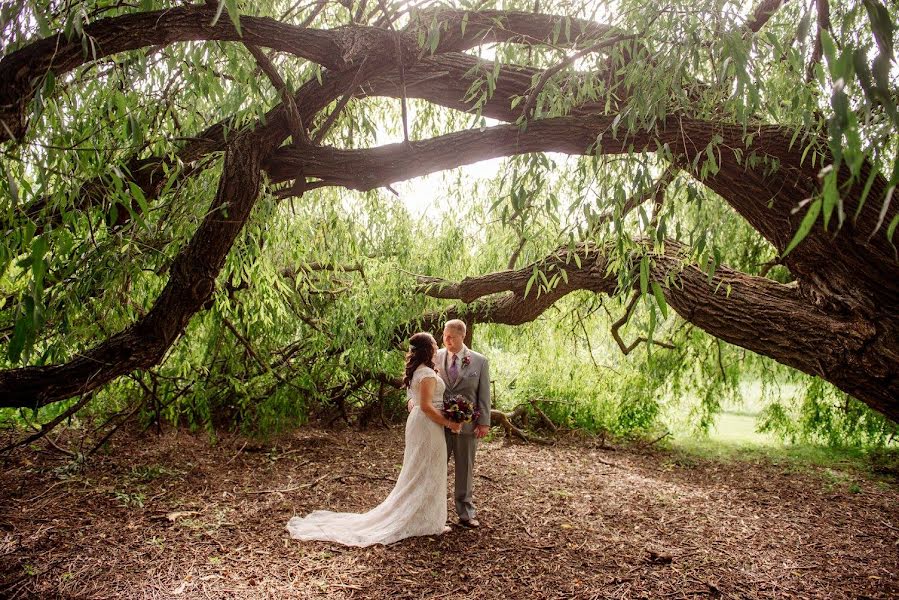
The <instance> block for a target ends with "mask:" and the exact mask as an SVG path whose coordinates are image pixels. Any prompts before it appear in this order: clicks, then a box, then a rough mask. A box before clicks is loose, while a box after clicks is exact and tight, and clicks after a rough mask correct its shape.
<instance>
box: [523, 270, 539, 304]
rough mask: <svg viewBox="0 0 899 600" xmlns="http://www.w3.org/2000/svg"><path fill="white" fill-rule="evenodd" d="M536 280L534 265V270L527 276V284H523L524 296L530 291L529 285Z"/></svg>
mask: <svg viewBox="0 0 899 600" xmlns="http://www.w3.org/2000/svg"><path fill="white" fill-rule="evenodd" d="M535 281H537V266H536V265H534V272H533V273H532V274H531V276H530V278H528V283H527V285H525V286H524V297H525V298H527V297H528V294H529V293H530V292H531V287H532V286H533V285H534V282H535Z"/></svg>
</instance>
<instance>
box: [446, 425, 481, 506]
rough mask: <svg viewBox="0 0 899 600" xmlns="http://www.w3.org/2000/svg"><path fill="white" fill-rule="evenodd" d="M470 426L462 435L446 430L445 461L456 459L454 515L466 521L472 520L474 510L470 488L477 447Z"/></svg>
mask: <svg viewBox="0 0 899 600" xmlns="http://www.w3.org/2000/svg"><path fill="white" fill-rule="evenodd" d="M471 428H472V427H471V425H465V426H463V428H462V433H458V434H457V433H453V432H451V431H450V430H449V429H446V430H445V431H444V433H445V434H446V457H447V460H452V459H453V458H455V459H456V463H455V464H456V487H455V493H454V494H453V498H454V499H455V500H456V514H457V515H459V519H461V520H463V521H468V520H471V519H474V517H475V509H474V504H472V503H471V488H472V485H473V482H474V478H473V475H474V455H475V451H476V450H477V446H478V439H477V438H476V437H475V435H474V432H473V431H467V432H466V431H465V430H466V429H469V430H470V429H471Z"/></svg>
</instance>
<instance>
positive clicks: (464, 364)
mask: <svg viewBox="0 0 899 600" xmlns="http://www.w3.org/2000/svg"><path fill="white" fill-rule="evenodd" d="M470 364H471V357H470V356H468V355H467V354H466V355H465V356H463V357H462V367H467V366H468V365H470Z"/></svg>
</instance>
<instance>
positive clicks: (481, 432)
mask: <svg viewBox="0 0 899 600" xmlns="http://www.w3.org/2000/svg"><path fill="white" fill-rule="evenodd" d="M489 431H490V426H489V425H477V426H476V427H475V428H474V435H475V437H476V438H478V439H481V438H483V437H487V433H488V432H489Z"/></svg>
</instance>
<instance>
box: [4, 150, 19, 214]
mask: <svg viewBox="0 0 899 600" xmlns="http://www.w3.org/2000/svg"><path fill="white" fill-rule="evenodd" d="M0 168H2V169H3V174H4V175H5V176H6V182H7V184H9V195H10V196H11V197H12V206H11V208H13V209H14V208H16V207H17V206H18V205H19V186H17V185H16V180H15V179H13V177H12V173H10V171H9V167H7V166H6V163H5V162H3V161H2V160H0Z"/></svg>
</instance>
